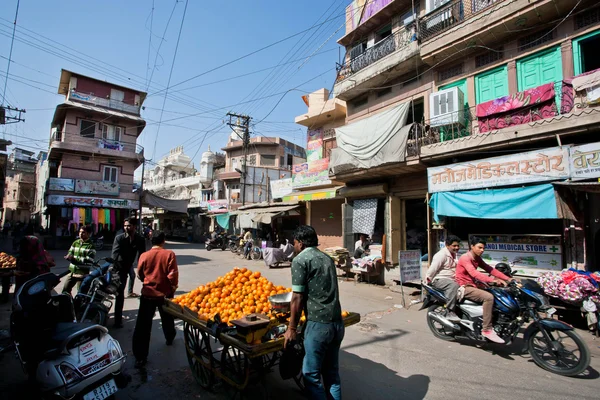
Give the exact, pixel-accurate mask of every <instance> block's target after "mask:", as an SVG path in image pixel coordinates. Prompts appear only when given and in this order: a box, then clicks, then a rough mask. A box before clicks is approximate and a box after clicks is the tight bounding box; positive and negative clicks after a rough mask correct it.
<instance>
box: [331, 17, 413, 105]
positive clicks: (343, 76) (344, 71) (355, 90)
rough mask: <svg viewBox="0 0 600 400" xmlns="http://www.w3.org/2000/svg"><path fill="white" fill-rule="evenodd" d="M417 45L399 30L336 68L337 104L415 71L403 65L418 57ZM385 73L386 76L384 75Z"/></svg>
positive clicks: (411, 34)
mask: <svg viewBox="0 0 600 400" xmlns="http://www.w3.org/2000/svg"><path fill="white" fill-rule="evenodd" d="M418 55H419V44H418V42H417V35H416V33H414V32H412V31H410V30H408V29H405V28H402V29H401V30H400V31H398V32H396V33H394V34H392V35H390V36H388V37H386V38H384V39H382V40H380V41H379V42H378V43H376V44H375V45H373V46H372V47H369V48H368V49H366V50H365V51H364V53H362V54H361V55H359V56H357V57H355V58H353V59H351V60H350V61H348V62H346V63H345V64H344V65H339V64H338V67H337V71H338V74H337V80H336V83H335V86H334V92H335V93H336V96H337V98H339V99H340V100H350V99H352V98H354V97H356V96H357V95H359V94H361V93H364V88H366V87H367V86H368V87H373V86H377V85H379V84H383V83H384V81H385V80H389V79H391V78H392V75H394V76H400V75H402V74H405V73H407V72H409V71H410V70H414V69H415V63H414V62H410V63H408V62H405V61H408V60H409V59H412V58H416V62H417V63H419V64H420V63H421V62H420V59H419V57H418ZM384 73H385V74H384Z"/></svg>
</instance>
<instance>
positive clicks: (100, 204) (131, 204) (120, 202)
mask: <svg viewBox="0 0 600 400" xmlns="http://www.w3.org/2000/svg"><path fill="white" fill-rule="evenodd" d="M48 205H51V206H75V207H96V208H123V209H127V210H137V209H138V208H139V207H140V202H139V201H137V200H125V199H103V198H101V197H80V196H63V195H57V194H51V195H49V196H48Z"/></svg>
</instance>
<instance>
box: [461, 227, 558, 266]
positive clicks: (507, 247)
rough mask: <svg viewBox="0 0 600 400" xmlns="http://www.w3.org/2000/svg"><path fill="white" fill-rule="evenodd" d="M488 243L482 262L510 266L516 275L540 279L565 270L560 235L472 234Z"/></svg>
mask: <svg viewBox="0 0 600 400" xmlns="http://www.w3.org/2000/svg"><path fill="white" fill-rule="evenodd" d="M473 236H477V237H480V238H483V239H485V240H486V242H487V244H486V246H485V252H484V253H483V256H482V258H483V260H484V261H485V262H486V263H488V264H489V265H491V266H495V265H496V264H498V263H501V262H503V263H507V264H509V265H511V267H512V268H513V270H515V273H517V274H519V275H527V276H539V275H541V274H543V273H544V272H548V271H560V270H561V269H563V254H562V253H563V248H562V245H561V237H560V235H469V240H470V239H471V237H473Z"/></svg>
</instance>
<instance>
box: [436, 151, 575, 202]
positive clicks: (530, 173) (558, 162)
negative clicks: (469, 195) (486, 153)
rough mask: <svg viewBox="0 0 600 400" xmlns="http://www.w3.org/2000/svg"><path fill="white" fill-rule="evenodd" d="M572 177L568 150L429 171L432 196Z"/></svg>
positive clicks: (527, 154) (529, 153)
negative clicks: (433, 194)
mask: <svg viewBox="0 0 600 400" xmlns="http://www.w3.org/2000/svg"><path fill="white" fill-rule="evenodd" d="M570 175H571V174H570V168H569V149H568V148H567V147H563V148H560V147H553V148H549V149H543V150H536V151H530V152H527V153H519V154H512V155H509V156H501V157H493V158H486V159H483V160H478V161H472V162H465V163H459V164H451V165H445V166H442V167H433V168H427V181H428V187H429V193H436V192H451V191H456V190H469V189H479V188H491V187H498V186H509V185H516V184H521V183H531V182H543V181H554V180H561V179H567V178H569V177H570Z"/></svg>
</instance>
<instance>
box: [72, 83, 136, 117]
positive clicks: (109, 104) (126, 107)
mask: <svg viewBox="0 0 600 400" xmlns="http://www.w3.org/2000/svg"><path fill="white" fill-rule="evenodd" d="M68 100H71V101H78V102H81V103H87V104H92V105H94V106H100V107H105V108H111V109H113V110H118V111H122V112H126V113H129V114H134V115H140V106H136V105H134V104H127V103H125V102H123V101H120V100H114V99H110V98H108V99H107V98H102V97H98V96H94V95H93V94H87V93H81V92H78V91H76V90H75V89H71V91H70V92H69V97H68Z"/></svg>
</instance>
